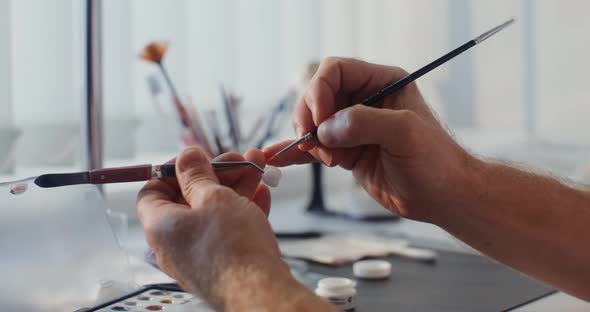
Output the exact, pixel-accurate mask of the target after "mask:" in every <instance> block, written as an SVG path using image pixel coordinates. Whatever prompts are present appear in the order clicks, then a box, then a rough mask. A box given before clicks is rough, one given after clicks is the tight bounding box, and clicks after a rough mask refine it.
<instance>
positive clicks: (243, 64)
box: [0, 0, 590, 249]
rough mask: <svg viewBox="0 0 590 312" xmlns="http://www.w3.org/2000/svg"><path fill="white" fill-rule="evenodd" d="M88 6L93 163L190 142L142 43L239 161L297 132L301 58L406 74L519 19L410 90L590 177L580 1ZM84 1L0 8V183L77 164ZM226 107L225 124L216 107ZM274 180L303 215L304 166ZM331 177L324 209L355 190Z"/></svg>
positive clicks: (462, 132)
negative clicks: (160, 47)
mask: <svg viewBox="0 0 590 312" xmlns="http://www.w3.org/2000/svg"><path fill="white" fill-rule="evenodd" d="M94 2H95V3H99V6H100V8H101V10H102V12H101V18H102V23H101V25H100V29H98V32H99V33H100V37H99V40H98V41H99V45H97V46H96V47H97V49H98V50H96V51H94V52H100V53H99V54H100V55H101V62H99V63H97V65H98V67H97V69H98V70H99V72H100V73H101V74H102V77H101V78H100V80H99V81H94V83H98V85H101V87H102V92H101V94H100V96H99V97H98V102H100V103H102V106H101V108H102V117H101V118H100V120H101V121H102V128H101V129H99V131H98V132H99V134H100V137H101V141H102V145H103V148H102V155H103V157H102V158H103V159H102V162H101V166H105V167H106V166H122V165H135V164H140V163H153V164H157V163H161V162H165V161H167V160H169V159H171V158H173V157H174V156H175V155H176V153H178V151H179V150H180V149H181V148H182V146H183V145H185V143H186V142H185V141H183V139H182V136H183V130H182V126H181V123H180V121H179V118H178V113H177V111H176V109H175V107H174V100H173V98H172V94H171V91H170V88H169V86H168V85H167V84H166V81H165V79H164V77H163V76H162V73H161V71H160V70H159V68H158V66H156V64H154V63H150V62H146V61H144V60H142V59H140V58H139V55H140V54H141V52H142V51H143V50H144V48H145V47H146V46H147V45H148V44H150V43H152V42H154V41H165V42H167V43H168V44H169V49H168V52H167V53H166V55H165V57H164V59H163V64H164V66H165V67H166V69H167V70H168V72H169V74H170V77H171V79H172V81H173V82H174V85H175V86H176V89H177V91H178V95H179V97H180V100H181V101H182V102H183V103H184V104H185V105H186V106H187V107H189V108H191V110H192V111H193V113H196V114H197V115H198V116H199V118H200V120H201V122H202V123H203V127H204V128H205V129H208V130H211V129H215V128H218V131H219V133H220V141H221V144H222V145H223V146H226V147H227V149H228V150H240V151H243V150H245V149H246V148H248V147H252V146H255V145H257V144H258V143H260V142H261V136H264V131H265V130H264V129H266V128H267V126H268V122H269V120H270V115H271V112H273V111H278V112H279V114H278V115H279V116H278V117H277V126H276V127H274V128H273V129H272V131H271V132H272V133H271V134H272V135H271V136H270V137H269V138H268V139H267V140H266V141H264V143H265V144H269V143H273V142H276V141H278V140H282V139H287V138H293V137H294V133H293V131H292V129H291V125H290V117H289V113H290V109H291V108H292V106H293V104H294V100H295V98H296V97H297V96H300V95H301V94H302V92H303V90H304V86H303V84H304V82H303V77H304V76H305V71H306V68H307V67H308V64H310V63H314V62H320V61H321V60H322V59H323V58H325V57H327V56H343V57H354V58H359V59H363V60H366V61H369V62H374V63H379V64H384V65H395V66H400V67H403V68H405V69H406V70H408V71H410V72H411V71H414V70H416V69H418V68H420V67H421V66H423V65H425V64H427V63H429V62H431V61H432V60H434V59H435V58H437V57H439V56H441V55H443V54H445V53H447V52H448V51H450V50H451V49H453V48H455V47H457V46H459V45H461V44H463V43H464V42H466V41H468V40H470V39H472V38H473V37H475V36H476V35H479V34H480V33H482V32H484V31H486V30H488V29H490V28H492V27H494V26H496V25H498V24H500V23H502V22H504V21H506V20H507V19H509V18H511V17H515V18H516V19H517V23H516V24H515V25H513V26H512V27H511V28H509V29H507V30H505V31H503V32H501V33H500V34H498V35H497V36H495V37H493V38H491V39H490V40H488V41H486V42H485V43H483V44H482V45H479V46H477V47H475V48H474V49H472V50H470V51H468V52H467V53H464V54H462V55H461V56H459V57H457V58H455V59H454V60H452V61H451V62H449V63H447V64H445V65H444V66H441V67H440V68H438V69H436V70H435V71H433V72H431V73H429V74H428V75H426V76H424V77H422V78H420V79H419V80H418V85H419V87H420V88H421V90H422V92H423V94H424V96H425V98H426V99H427V101H428V103H429V104H430V105H431V107H432V109H433V110H434V111H435V112H436V113H437V115H438V116H439V118H440V119H441V121H442V122H444V123H445V124H446V125H447V126H448V128H449V130H450V131H451V132H452V133H453V135H454V136H455V137H456V138H457V139H458V140H459V141H460V142H461V143H462V144H463V145H464V146H465V147H466V148H468V149H470V150H471V151H473V152H474V153H477V154H479V155H481V157H487V158H492V159H498V160H499V161H510V162H514V163H522V164H526V165H528V166H531V167H533V168H536V170H543V171H548V172H552V173H553V174H556V175H559V176H561V177H564V178H568V179H572V180H574V181H576V182H582V183H586V182H590V122H588V120H587V119H588V117H589V116H590V88H589V87H588V81H589V79H588V72H589V70H590V59H589V58H588V57H587V56H588V55H590V39H589V38H588V36H587V32H588V30H589V29H590V19H588V18H587V16H586V13H587V12H588V11H589V10H590V2H588V1H584V0H572V1H567V2H564V1H558V0H539V1H535V0H518V1H515V0H497V1H469V0H442V1H439V0H414V1H407V0H321V1H318V0H297V1H295V0H224V1H206V0H127V1H120V0H102V1H94ZM86 5H87V1H82V0H52V1H42V0H0V30H1V31H0V181H4V180H10V179H15V178H24V177H27V176H32V175H37V174H41V173H47V172H64V171H65V172H67V171H77V170H83V169H87V168H88V167H89V162H88V160H87V159H88V157H87V156H88V148H87V147H88V140H87V132H86V129H87V127H88V118H87V115H86V113H87V109H88V107H89V106H88V101H87V95H88V88H89V81H88V80H87V76H88V68H87V52H88V50H87V47H86V44H87V36H88V34H89V33H90V31H89V25H88V24H89V21H88V15H87V13H88V10H87V6H86ZM221 88H223V90H224V92H225V97H224V96H223V94H222V92H221ZM229 95H231V97H230V96H229ZM230 98H231V99H233V100H232V101H233V102H232V103H233V106H232V109H233V115H231V116H233V117H231V116H230V115H228V114H227V111H226V109H227V107H228V106H227V101H228V99H230ZM281 103H283V104H284V105H283V106H281ZM285 103H286V104H285ZM278 107H280V109H278ZM230 117H231V118H237V119H238V120H239V125H240V127H241V134H242V137H243V138H244V140H243V142H242V143H241V144H239V145H238V146H235V145H232V142H231V141H232V139H231V136H230V135H229V134H228V133H230V132H231V127H230V122H229V121H230V120H229V119H231V118H230ZM211 132H212V131H208V134H207V136H208V138H209V140H210V141H211V142H213V141H214V136H213V134H212V133H211ZM263 145H264V144H263ZM285 171H286V173H287V174H286V178H285V179H286V180H285V181H283V183H282V186H281V187H279V188H278V189H276V190H274V191H273V206H279V207H280V205H278V204H277V205H275V202H277V203H278V202H280V201H282V202H284V201H285V200H290V199H293V198H298V200H299V199H300V200H299V201H295V202H290V203H291V204H290V205H295V206H303V204H304V202H305V200H306V198H305V197H306V196H307V195H301V194H306V191H308V190H309V185H308V183H307V182H305V183H302V182H301V181H308V180H307V179H309V170H308V169H307V168H289V169H287V170H285ZM327 172H328V174H327V175H325V176H326V181H325V184H326V185H328V187H327V192H328V193H333V194H335V195H332V196H328V202H329V204H330V205H332V206H336V205H337V204H334V203H335V201H334V199H333V198H334V197H337V195H338V194H339V193H338V192H346V191H347V190H349V189H350V188H351V187H353V182H352V178H351V177H350V176H349V175H348V174H346V173H343V172H342V171H340V170H339V169H337V168H332V169H329V170H327ZM141 186H142V183H135V184H121V185H108V186H106V187H105V188H104V191H105V193H104V194H105V195H106V196H104V198H106V203H105V204H104V205H101V206H100V208H99V209H105V210H108V211H109V212H110V213H114V214H116V215H117V213H122V215H123V217H122V218H123V219H124V220H125V222H127V217H128V218H129V220H130V222H131V223H133V222H136V217H135V212H134V211H135V197H136V194H137V191H138V190H139V188H140V187H141ZM61 192H62V193H64V192H66V191H63V190H62V191H61ZM86 192H90V193H91V194H92V196H95V197H97V198H98V197H102V196H103V195H97V194H95V193H94V191H92V190H87V189H86ZM66 193H67V192H66ZM40 194H42V195H43V196H41V195H39V196H40V197H38V200H35V201H34V202H35V204H34V205H33V204H31V205H30V207H29V208H30V211H29V212H30V214H27V213H24V214H25V215H29V216H33V215H35V213H36V212H35V211H36V210H35V209H37V208H35V207H37V206H41V207H42V206H43V205H46V204H47V202H50V201H51V199H50V198H51V195H50V194H48V193H40ZM64 196H65V195H64ZM40 198H45V200H43V201H42V200H40ZM19 201H23V202H25V200H19ZM8 203H9V204H7V205H17V204H18V203H17V202H15V201H10V200H9V201H8ZM293 203H294V204H293ZM19 205H20V204H19ZM23 205H24V204H23ZM68 205H74V204H71V203H70V204H68ZM285 205H286V204H285ZM7 207H8V206H7ZM15 207H16V206H15ZM15 209H21V208H15ZM280 213H281V209H275V210H273V214H280ZM64 215H65V213H64ZM0 216H1V217H0V219H2V218H4V217H7V215H5V214H1V215H0ZM88 217H89V216H88V215H86V217H85V218H88ZM271 218H272V215H271ZM81 220H82V219H81ZM88 220H90V218H89V219H88ZM92 220H96V219H92ZM5 221H7V222H8V221H10V218H8V219H5ZM10 222H12V221H10ZM39 222H42V221H39ZM88 222H90V221H88ZM273 225H274V224H273ZM77 230H78V229H76V231H77ZM101 230H104V227H103V228H101ZM424 230H425V231H427V229H426V228H425V229H424ZM6 231H8V230H6ZM6 233H8V232H6ZM6 233H5V234H6ZM437 233H438V232H437ZM8 234H11V233H8ZM8 234H7V235H8ZM12 234H14V233H12ZM62 234H63V233H62ZM55 235H56V237H57V238H56V239H57V240H60V239H62V238H63V235H62V236H59V235H60V233H56V234H55ZM97 235H98V234H97ZM82 238H83V237H81V238H80V239H82ZM84 239H86V238H84ZM89 239H90V238H89ZM78 243H79V244H83V242H82V241H81V240H79V241H78ZM2 248H3V249H4V247H2Z"/></svg>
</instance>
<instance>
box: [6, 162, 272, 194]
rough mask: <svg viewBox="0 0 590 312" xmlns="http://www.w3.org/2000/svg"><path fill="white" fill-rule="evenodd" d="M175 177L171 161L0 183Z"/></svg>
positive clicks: (222, 165) (216, 165) (22, 186)
mask: <svg viewBox="0 0 590 312" xmlns="http://www.w3.org/2000/svg"><path fill="white" fill-rule="evenodd" d="M211 166H213V169H215V170H224V169H232V168H237V167H244V166H250V167H253V168H255V169H256V170H258V171H259V172H261V173H264V169H263V168H261V167H260V166H258V165H257V164H255V163H253V162H251V161H226V162H212V163H211ZM173 177H176V167H175V165H174V164H164V165H155V166H154V165H139V166H130V167H116V168H104V169H95V170H91V171H82V172H73V173H49V174H42V175H40V176H37V177H32V178H28V179H23V180H18V181H10V182H3V183H0V186H12V189H11V193H13V194H16V193H20V191H21V190H22V192H24V191H26V189H27V187H26V185H27V184H28V183H29V182H31V181H32V182H33V183H35V184H36V185H37V186H39V187H42V188H50V187H60V186H67V185H77V184H110V183H126V182H140V181H147V180H150V179H154V178H155V179H160V178H173Z"/></svg>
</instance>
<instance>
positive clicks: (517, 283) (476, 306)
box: [310, 251, 552, 312]
mask: <svg viewBox="0 0 590 312" xmlns="http://www.w3.org/2000/svg"><path fill="white" fill-rule="evenodd" d="M387 260H389V261H391V262H392V264H393V275H392V277H391V278H390V279H388V280H381V281H372V280H359V281H358V284H357V292H358V293H357V309H356V311H374V312H376V311H400V312H401V311H503V310H506V309H509V308H511V307H514V306H516V305H519V304H521V303H523V302H526V301H528V300H530V299H533V298H536V297H539V296H541V295H543V294H546V293H549V292H552V290H551V289H550V288H548V287H546V286H543V285H542V284H540V283H538V282H536V281H534V280H532V279H530V278H528V277H526V276H524V275H522V274H520V273H518V272H515V271H513V270H511V269H509V268H507V267H506V266H503V265H501V264H498V263H495V262H493V261H491V260H488V259H486V258H484V257H481V256H478V255H470V254H461V253H455V252H444V251H440V252H439V258H438V260H437V262H436V263H432V264H428V263H421V262H417V261H415V260H410V259H406V258H401V257H389V258H387ZM310 270H311V271H314V272H318V273H322V274H326V275H329V276H340V277H352V267H351V265H348V266H342V267H329V266H325V265H319V264H311V265H310ZM352 278H353V277H352Z"/></svg>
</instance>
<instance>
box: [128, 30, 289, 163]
mask: <svg viewBox="0 0 590 312" xmlns="http://www.w3.org/2000/svg"><path fill="white" fill-rule="evenodd" d="M168 48H169V44H168V42H163V41H157V42H152V43H150V44H149V45H148V46H146V47H145V49H144V50H143V51H142V53H141V54H140V57H141V58H142V59H143V60H145V61H148V62H151V63H154V64H156V65H157V66H158V68H159V70H160V72H161V74H162V76H163V77H164V80H165V82H166V84H167V85H168V88H169V89H170V92H171V94H172V98H173V104H174V107H175V110H176V111H177V113H178V116H179V119H180V123H181V125H182V127H183V129H184V130H185V133H186V135H185V136H184V137H183V143H184V144H185V145H198V146H200V147H202V148H203V149H204V150H205V151H206V152H207V153H208V154H209V155H210V156H211V157H213V156H215V155H218V154H222V153H224V152H227V151H236V152H243V151H244V150H245V149H246V148H247V147H251V146H252V147H256V148H262V147H263V146H264V144H265V143H266V142H268V141H269V140H270V139H272V138H274V137H275V136H276V135H277V134H278V133H279V131H280V129H281V125H282V123H281V122H280V120H281V117H283V116H284V115H286V114H287V113H288V110H289V109H290V107H291V106H292V104H293V103H294V101H295V99H296V96H297V94H296V92H295V90H294V89H291V90H289V91H288V92H287V94H286V95H285V96H283V97H282V98H281V99H280V100H279V102H278V103H277V104H276V105H274V107H273V108H272V109H271V110H270V112H269V113H268V114H264V115H262V116H260V117H259V118H258V119H257V121H256V122H255V123H254V125H253V126H252V127H251V129H250V131H249V132H248V134H247V135H246V136H244V135H243V134H242V125H241V118H240V116H241V115H240V113H239V111H240V106H241V102H242V99H241V98H240V97H239V96H237V95H235V94H233V93H231V92H229V91H227V90H225V88H224V87H223V86H222V87H221V97H222V99H223V109H224V115H225V119H226V122H227V129H228V131H227V135H224V134H223V132H222V131H221V127H220V123H219V120H218V116H217V113H216V112H215V111H209V112H207V118H206V120H207V127H208V130H209V133H210V136H208V135H207V132H205V128H204V127H203V124H202V123H201V120H200V118H199V115H198V113H197V110H196V109H195V108H194V106H192V105H185V104H184V103H183V102H182V100H181V98H180V96H179V95H178V92H177V90H176V88H175V86H174V83H173V82H172V79H171V78H170V75H169V74H168V71H167V70H166V67H165V66H164V63H163V59H164V57H165V55H166V52H167V51H168ZM155 84H157V82H156V81H155V80H154V78H153V77H150V79H148V85H149V87H150V90H151V91H152V93H153V92H160V91H159V89H158V88H159V87H158V86H155ZM157 89H158V90H157ZM209 138H212V141H213V144H212V143H211V142H210V140H209Z"/></svg>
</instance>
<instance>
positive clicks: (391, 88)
mask: <svg viewBox="0 0 590 312" xmlns="http://www.w3.org/2000/svg"><path fill="white" fill-rule="evenodd" d="M514 22H515V19H514V18H511V19H509V20H508V21H506V22H504V23H502V24H500V25H498V26H496V27H494V28H492V29H490V30H488V31H486V32H484V33H483V34H481V35H479V36H477V37H475V38H474V39H472V40H470V41H468V42H466V43H465V44H463V45H462V46H460V47H458V48H456V49H455V50H453V51H451V52H449V53H447V54H445V55H443V56H441V57H439V58H438V59H436V60H434V61H433V62H431V63H430V64H428V65H426V66H424V67H422V68H420V69H418V70H417V71H415V72H413V73H411V74H409V75H407V76H406V77H404V78H402V79H400V80H398V81H396V82H394V83H393V84H390V85H388V86H386V87H385V88H383V89H381V90H380V91H379V92H377V93H375V94H374V95H372V96H370V97H368V98H366V99H364V100H362V101H361V104H363V105H367V106H373V105H375V104H376V103H377V102H379V101H381V100H382V99H383V98H385V97H387V96H388V95H390V94H392V93H393V92H395V91H398V90H400V89H401V88H403V87H405V86H407V85H408V84H410V83H411V82H413V81H414V80H416V79H418V78H420V77H422V76H424V75H425V74H427V73H428V72H430V71H432V70H433V69H435V68H437V67H438V66H440V65H442V64H444V63H446V62H448V61H449V60H451V59H453V58H454V57H455V56H457V55H459V54H461V53H463V52H465V51H467V50H469V49H470V48H472V47H473V46H475V45H477V44H480V43H482V42H483V41H485V40H486V39H488V38H490V37H491V36H493V35H495V34H497V33H498V32H499V31H501V30H502V29H504V28H506V27H508V26H510V25H512V24H513V23H514ZM316 136H317V129H316V130H313V131H311V132H309V133H307V134H305V135H304V136H302V137H301V138H299V139H298V140H295V141H294V142H293V143H291V144H289V145H287V146H286V147H285V148H283V149H282V150H280V151H279V152H277V153H276V154H274V155H273V156H271V157H270V158H269V160H270V159H272V158H274V157H278V156H280V155H282V154H284V153H286V152H287V151H289V150H291V149H292V148H293V147H295V146H299V145H300V144H302V143H304V142H306V141H308V140H310V139H312V138H315V137H316Z"/></svg>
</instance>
